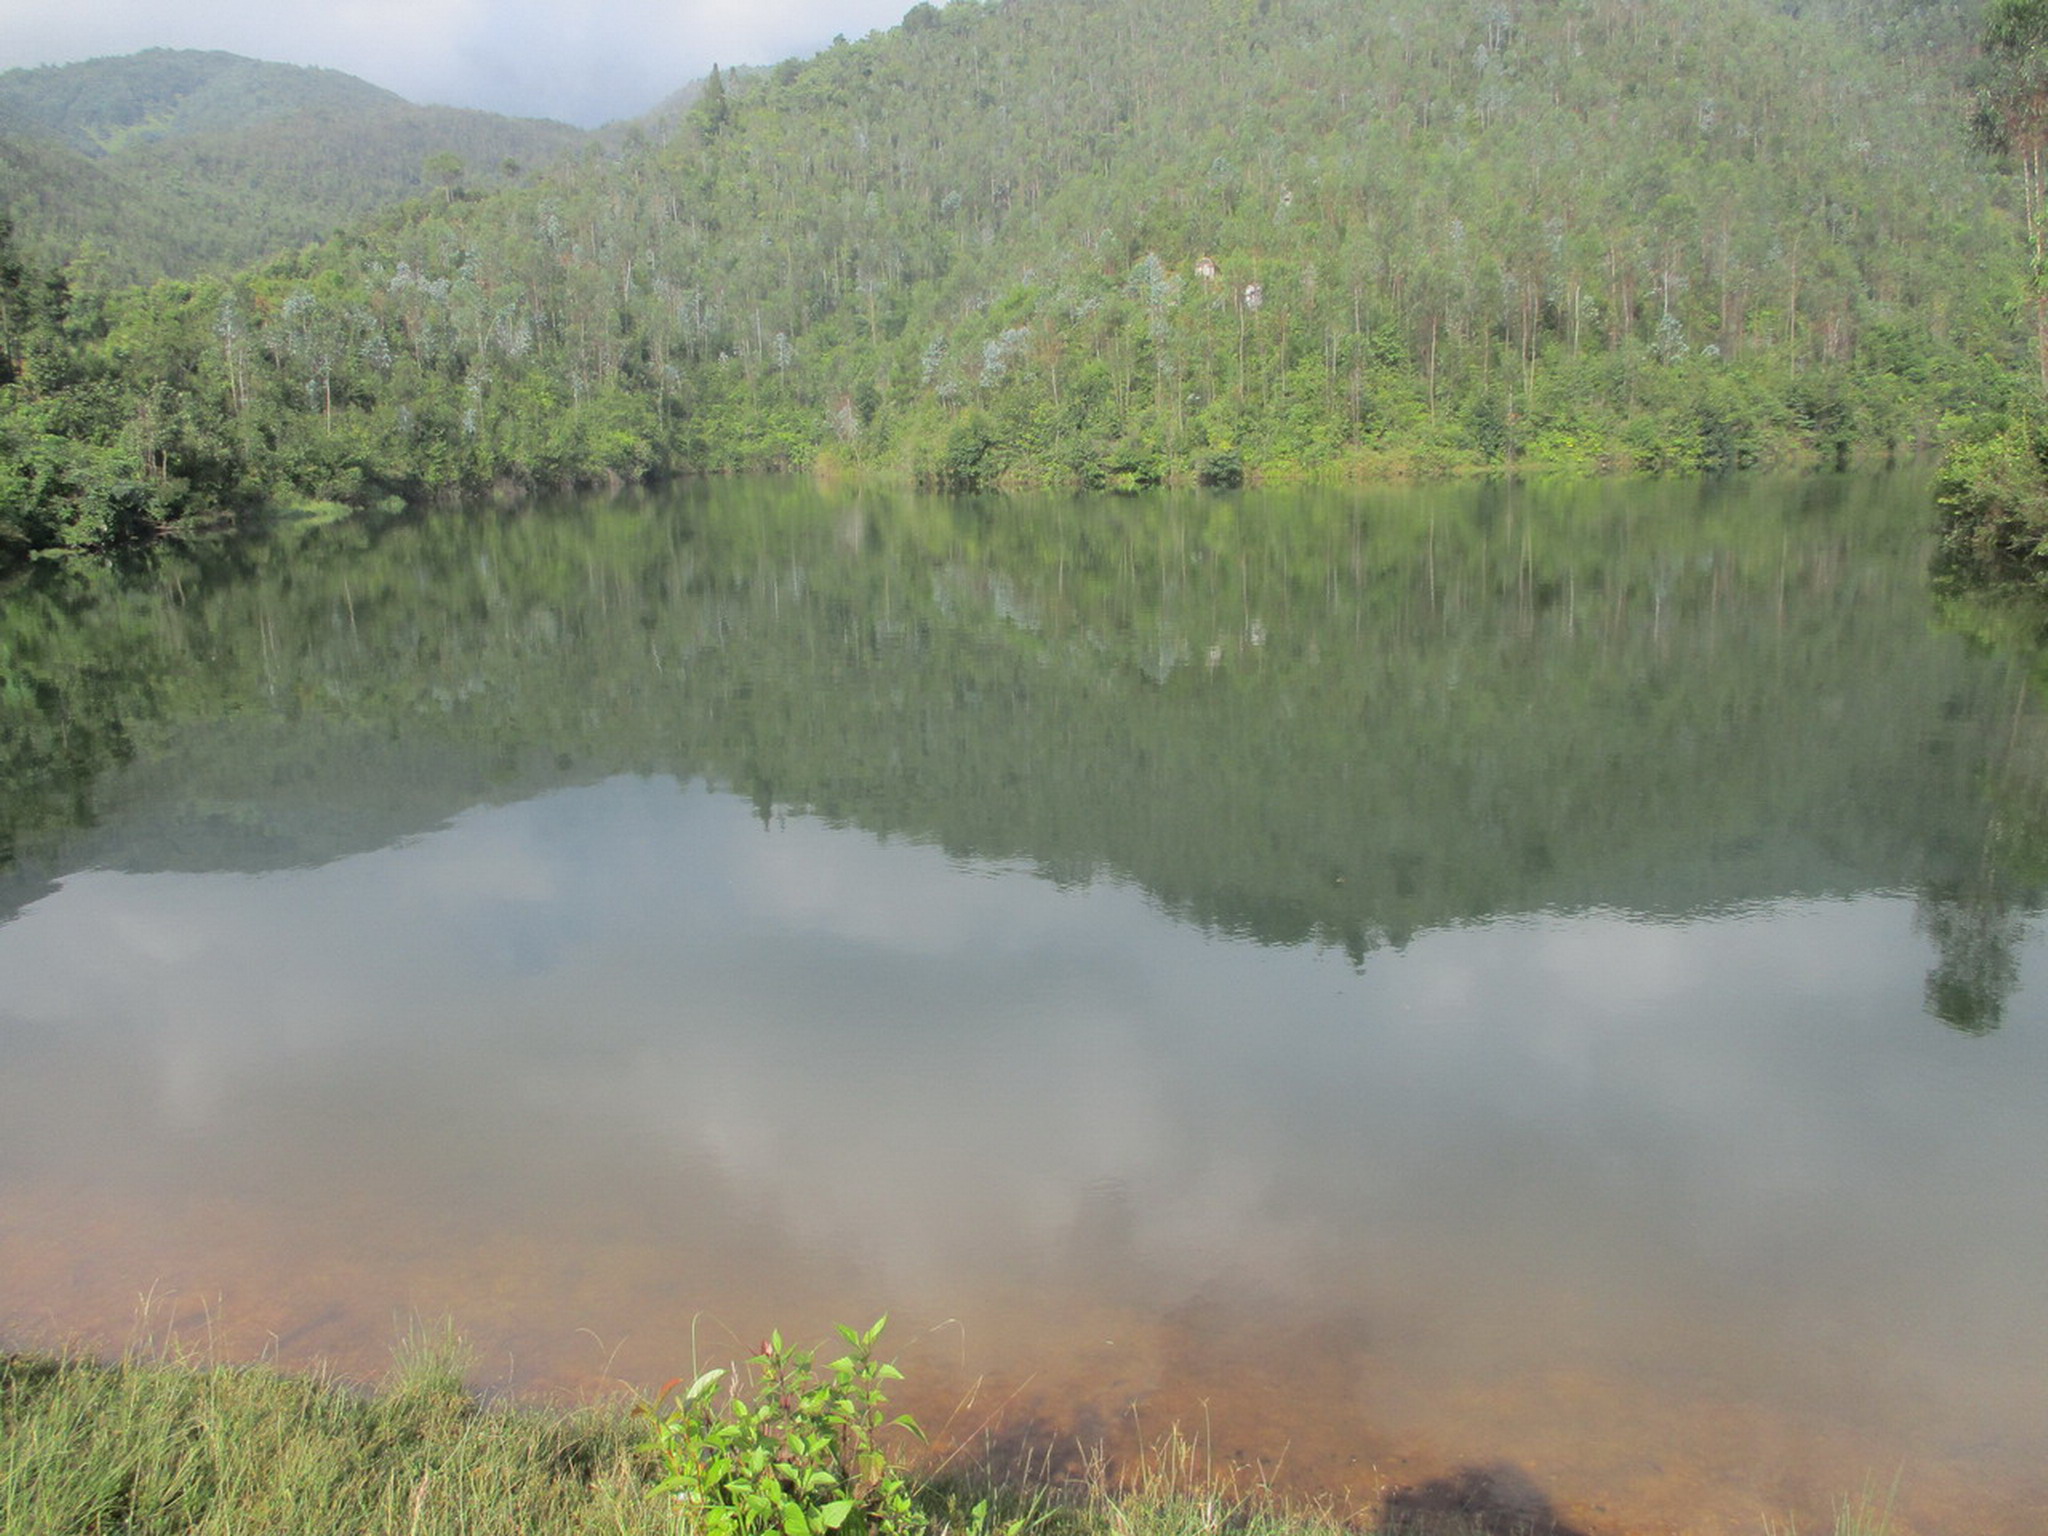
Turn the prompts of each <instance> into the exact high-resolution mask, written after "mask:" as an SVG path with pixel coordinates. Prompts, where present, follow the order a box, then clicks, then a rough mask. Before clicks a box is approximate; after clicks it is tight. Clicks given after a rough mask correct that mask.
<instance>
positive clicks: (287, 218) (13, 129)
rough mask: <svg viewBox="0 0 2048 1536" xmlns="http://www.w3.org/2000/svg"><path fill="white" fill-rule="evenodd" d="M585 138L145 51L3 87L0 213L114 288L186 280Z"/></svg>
mask: <svg viewBox="0 0 2048 1536" xmlns="http://www.w3.org/2000/svg"><path fill="white" fill-rule="evenodd" d="M585 137H586V136H585V135H584V133H583V132H582V131H581V130H579V129H575V128H570V127H568V126H567V125H566V124H562V123H550V122H544V121H541V120H538V119H525V118H508V117H500V116H497V115H496V114H493V113H489V112H476V111H469V110H464V109H459V108H454V107H422V106H415V105H414V104H412V103H411V102H408V101H406V100H404V99H403V98H401V97H399V96H398V95H396V94H395V93H393V92H391V91H387V90H385V89H383V88H382V87H380V86H375V85H372V84H370V83H369V82H368V81H365V80H359V79H357V78H355V77H354V76H353V75H346V74H343V73H341V72H340V71H338V70H332V69H313V68H307V67H303V66H299V65H293V64H272V63H266V62H263V61H261V60H257V59H247V58H242V57H239V56H238V55H235V54H231V53H220V52H199V51H195V50H189V49H168V48H152V49H148V50H146V51H144V52H142V53H136V54H129V55H125V56H122V57H118V58H104V59H92V60H88V61H86V62H84V63H79V64H64V65H45V66H41V67H39V68H33V69H14V70H8V71H6V72H4V73H0V206H5V207H6V208H7V209H8V210H9V212H10V213H11V214H12V216H13V218H14V220H15V224H16V227H17V235H18V237H19V238H20V239H21V240H22V242H23V243H24V245H25V246H26V247H27V248H28V249H29V250H31V251H32V252H34V253H35V254H37V255H38V256H40V257H42V258H43V259H45V260H50V261H63V260H70V259H72V258H74V257H75V256H77V255H78V254H79V252H80V251H81V250H87V251H90V252H92V253H94V258H95V260H96V262H97V263H98V265H99V266H100V267H101V268H102V269H103V275H104V276H105V277H107V278H110V279H114V280H120V281H148V280H151V279H153V278H156V277H159V276H171V277H189V276H194V275H196V274H198V273H200V272H203V271H230V270H233V269H234V268H237V267H242V266H247V265H248V264H249V263H251V262H254V261H257V260H259V259H261V258H262V257H265V256H269V255H274V254H276V253H277V252H279V251H283V250H289V249H292V248H294V247H296V246H299V245H303V244H305V243H306V242H307V241H310V240H318V239H322V238H325V237H326V236H327V235H329V234H331V233H332V232H333V231H334V230H336V229H338V228H340V227H342V226H344V225H348V224H351V223H354V222H356V221H358V220H360V219H362V218H364V217H365V216H367V215H369V214H371V213H373V212H375V211H377V210H378V209H380V208H383V207H386V206H388V205H389V204H391V203H393V202H395V201H398V200H401V199H403V198H406V197H413V196H418V195H420V194H422V193H423V192H431V191H435V190H437V189H439V188H440V186H441V184H442V182H443V181H446V182H447V183H448V184H449V185H474V186H478V187H496V186H504V185H510V184H512V183H513V182H515V181H516V180H517V179H518V178H519V176H520V175H521V174H522V173H523V172H525V171H528V170H531V169H535V168H538V167H540V166H543V165H546V164H548V163H549V162H551V161H553V160H554V159H556V158H558V157H559V156H561V155H563V154H565V153H568V152H570V151H571V150H574V149H576V148H578V147H579V146H580V145H581V144H582V143H583V142H584V140H585ZM443 157H453V160H454V162H458V164H457V165H454V166H450V165H449V162H448V161H447V160H446V159H445V158H443ZM430 160H431V161H434V162H435V168H438V169H440V171H441V175H440V177H439V178H437V176H436V175H435V170H434V169H430V168H429V165H428V162H429V161H430ZM458 171H459V175H458V174H457V172H458Z"/></svg>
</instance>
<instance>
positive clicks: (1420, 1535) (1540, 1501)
mask: <svg viewBox="0 0 2048 1536" xmlns="http://www.w3.org/2000/svg"><path fill="white" fill-rule="evenodd" d="M1380 1524H1381V1526H1382V1528H1384V1529H1385V1530H1386V1531H1388V1532H1389V1533H1393V1532H1404V1533H1405V1532H1413V1533H1415V1536H1436V1533H1439V1532H1441V1533H1443V1536H1450V1533H1452V1532H1456V1533H1458V1536H1587V1533H1586V1532H1584V1531H1583V1530H1581V1529H1580V1528H1579V1527H1578V1526H1575V1525H1571V1524H1569V1523H1567V1522H1566V1521H1565V1520H1564V1519H1563V1518H1561V1517H1560V1516H1559V1515H1558V1513H1557V1511H1556V1510H1555V1509H1553V1508H1552V1507H1551V1504H1550V1500H1549V1499H1548V1498H1547V1497H1545V1495H1544V1493H1543V1490H1542V1489H1540V1488H1538V1487H1537V1486H1536V1484H1535V1483H1534V1482H1532V1481H1531V1480H1530V1478H1529V1474H1528V1473H1526V1472H1524V1471H1523V1470H1522V1469H1521V1468H1519V1467H1516V1466H1512V1465H1510V1464H1508V1463H1506V1462H1497V1463H1495V1464H1493V1465H1491V1466H1484V1467H1460V1468H1459V1469H1458V1470H1457V1471H1455V1472H1452V1473H1450V1474H1449V1475H1447V1476H1444V1477H1437V1478H1432V1479H1430V1481H1428V1482H1426V1483H1417V1484H1415V1485H1414V1486H1412V1487H1407V1488H1392V1489H1389V1490H1388V1491H1387V1495H1386V1498H1385V1500H1384V1501H1383V1502H1382V1503H1381V1505H1380Z"/></svg>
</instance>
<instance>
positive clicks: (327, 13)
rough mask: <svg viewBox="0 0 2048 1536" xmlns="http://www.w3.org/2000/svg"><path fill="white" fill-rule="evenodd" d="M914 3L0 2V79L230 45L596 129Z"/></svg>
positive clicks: (874, 23)
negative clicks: (712, 73)
mask: <svg viewBox="0 0 2048 1536" xmlns="http://www.w3.org/2000/svg"><path fill="white" fill-rule="evenodd" d="M910 4H911V0H836V3H835V0H68V3H67V0H0V68H12V67H14V66H17V65H23V64H68V63H71V62H73V61H75V60H79V59H89V58H98V57H100V56H102V55H105V54H115V53H133V52H135V51H136V50H137V49H141V48H151V47H163V48H221V49H226V50H227V51H228V52H230V53H240V54H246V55H248V56H249V57H251V58H258V59H272V60H276V61H277V62H280V63H285V64H321V65H326V66H327V67H329V68H332V69H341V70H346V71H347V72H348V73H350V74H352V75H360V76H361V77H362V78H363V79H365V80H368V81H371V82H372V83H373V84H376V85H381V86H384V87H386V88H387V89H390V90H394V91H397V92H398V93H399V94H400V95H402V96H405V97H408V98H410V99H411V100H413V101H417V102H427V103H439V104H443V105H448V106H458V107H488V108H490V109H491V110H493V111H496V112H510V113H514V114H517V115H519V116H523V117H555V118H561V119H563V120H564V121H566V122H572V123H581V124H584V125H586V126H595V125H596V124H599V123H604V122H609V121H612V120H613V119H615V118H621V117H633V116H636V115H638V114H639V113H641V112H644V111H646V110H647V109H648V108H649V107H651V106H653V105H654V104H655V103H656V102H658V101H660V100H661V99H662V98H663V97H664V96H666V95H668V94H669V93H670V92H671V91H673V90H675V89H676V88H677V87H679V86H681V85H683V84H685V83H687V82H688V81H690V80H693V79H695V78H697V77H698V76H700V75H703V74H705V73H707V72H708V71H709V70H710V68H711V66H712V65H713V64H723V65H732V64H772V63H774V62H776V61H777V60H780V59H784V58H787V57H789V56H790V55H791V54H806V53H812V52H815V51H816V50H817V49H818V48H820V47H822V46H823V45H824V44H826V43H828V42H830V41H831V40H832V36H833V34H834V33H839V32H843V33H845V34H846V35H847V36H848V37H860V36H862V35H863V34H865V33H867V32H869V31H871V30H873V29H874V28H877V27H888V26H893V25H895V23H897V22H898V21H900V20H901V19H902V16H903V12H904V11H905V10H907V9H908V8H909V6H910Z"/></svg>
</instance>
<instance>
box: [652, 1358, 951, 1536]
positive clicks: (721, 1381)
mask: <svg viewBox="0 0 2048 1536" xmlns="http://www.w3.org/2000/svg"><path fill="white" fill-rule="evenodd" d="M887 1322H888V1318H887V1317H883V1318H881V1319H880V1320H879V1321H877V1322H876V1323H875V1325H874V1326H873V1327H872V1328H869V1329H868V1330H867V1331H866V1332H864V1333H863V1332H859V1331H857V1330H855V1329H852V1328H846V1327H841V1328H840V1330H839V1333H840V1336H841V1337H842V1338H843V1339H844V1340H845V1341H846V1344H847V1353H846V1354H844V1355H842V1356H841V1357H840V1358H839V1359H837V1360H834V1361H833V1362H832V1363H831V1364H830V1365H828V1366H826V1367H824V1370H823V1373H822V1374H821V1373H820V1371H819V1370H818V1368H817V1367H816V1366H815V1365H814V1364H813V1360H814V1358H815V1352H814V1351H812V1350H807V1349H791V1348H789V1347H788V1346H787V1345H785V1344H784V1343H783V1342H782V1335H781V1334H780V1333H779V1332H778V1333H771V1334H770V1335H769V1336H768V1341H767V1342H766V1343H765V1344H763V1345H762V1346H761V1350H760V1352H759V1353H758V1354H756V1355H754V1356H753V1357H752V1359H751V1360H750V1361H749V1362H748V1365H749V1367H750V1371H749V1373H748V1375H747V1376H745V1377H742V1375H741V1374H740V1373H739V1372H737V1371H733V1372H728V1371H726V1370H723V1369H720V1370H710V1371H706V1372H704V1373H703V1374H702V1375H700V1376H698V1377H697V1379H696V1380H695V1381H693V1382H691V1383H690V1384H689V1386H688V1387H687V1388H686V1389H685V1390H684V1391H682V1392H681V1393H680V1394H677V1392H676V1388H677V1387H678V1386H681V1384H682V1381H681V1378H680V1377H678V1378H677V1379H676V1380H675V1381H673V1382H671V1383H669V1385H668V1387H666V1388H665V1389H664V1390H663V1392H662V1394H661V1396H660V1397H659V1398H657V1399H656V1400H655V1401H654V1402H653V1403H651V1404H647V1405H644V1406H643V1408H642V1410H641V1411H642V1413H643V1414H645V1415H646V1416H647V1417H648V1418H650V1419H651V1420H652V1421H653V1424H654V1433H653V1436H652V1437H651V1438H650V1439H649V1441H648V1442H647V1445H646V1447H645V1448H646V1449H647V1450H648V1451H649V1452H651V1453H652V1454H653V1455H654V1456H655V1458H656V1459H657V1460H658V1461H659V1463H660V1465H661V1468H662V1470H663V1473H664V1476H663V1477H662V1479H661V1481H660V1482H659V1483H658V1484H657V1485H656V1491H657V1492H659V1493H666V1494H672V1495H673V1496H674V1497H675V1499H676V1501H677V1502H678V1503H679V1504H681V1505H682V1506H683V1508H684V1511H685V1518H686V1520H687V1521H688V1524H689V1526H690V1528H691V1529H692V1530H693V1531H696V1532H701V1533H702V1536H825V1533H826V1532H828V1531H840V1532H846V1533H849V1536H853V1533H862V1536H918V1533H920V1532H922V1531H923V1529H924V1526H925V1519H924V1515H923V1513H922V1512H921V1511H920V1510H919V1509H918V1507H917V1504H916V1501H915V1499H914V1497H913V1493H912V1488H911V1484H910V1481H909V1479H908V1478H907V1477H906V1476H905V1475H904V1473H903V1470H902V1468H901V1467H899V1466H898V1465H896V1464H895V1463H894V1462H892V1461H891V1459H890V1457H889V1454H888V1452H887V1450H886V1449H884V1447H883V1444H882V1440H883V1438H884V1436H885V1435H886V1434H887V1432H889V1431H892V1430H901V1431H904V1432H905V1433H908V1434H910V1435H912V1436H914V1437H916V1438H917V1439H918V1440H920V1441H922V1440H923V1438H924V1432H923V1430H921V1429H920V1428H919V1427H918V1424H917V1421H916V1420H915V1419H913V1418H912V1417H911V1416H910V1415H909V1414H907V1413H899V1414H896V1415H894V1416H890V1415H889V1414H888V1412H887V1405H888V1398H887V1396H885V1395H884V1393H883V1390H882V1387H883V1384H884V1383H885V1382H890V1381H901V1380H902V1379H903V1373H902V1372H901V1371H899V1370H897V1369H896V1367H895V1366H893V1365H890V1364H887V1363H886V1362H884V1361H880V1360H877V1359H876V1358H875V1342H876V1340H877V1339H879V1338H880V1337H881V1334H882V1328H883V1326H884V1324H886V1323H887ZM664 1404H671V1406H668V1407H664V1406H663V1405H664Z"/></svg>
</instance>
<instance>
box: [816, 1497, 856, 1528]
mask: <svg viewBox="0 0 2048 1536" xmlns="http://www.w3.org/2000/svg"><path fill="white" fill-rule="evenodd" d="M852 1513H853V1500H851V1499H834V1500H833V1501H832V1502H831V1503H830V1504H825V1505H821V1506H820V1507H819V1509H818V1519H819V1521H820V1522H821V1523H822V1524H823V1525H824V1527H825V1529H826V1530H828V1531H836V1530H838V1529H839V1527H840V1526H842V1525H844V1524H846V1517H847V1516H848V1515H850V1514H852Z"/></svg>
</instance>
